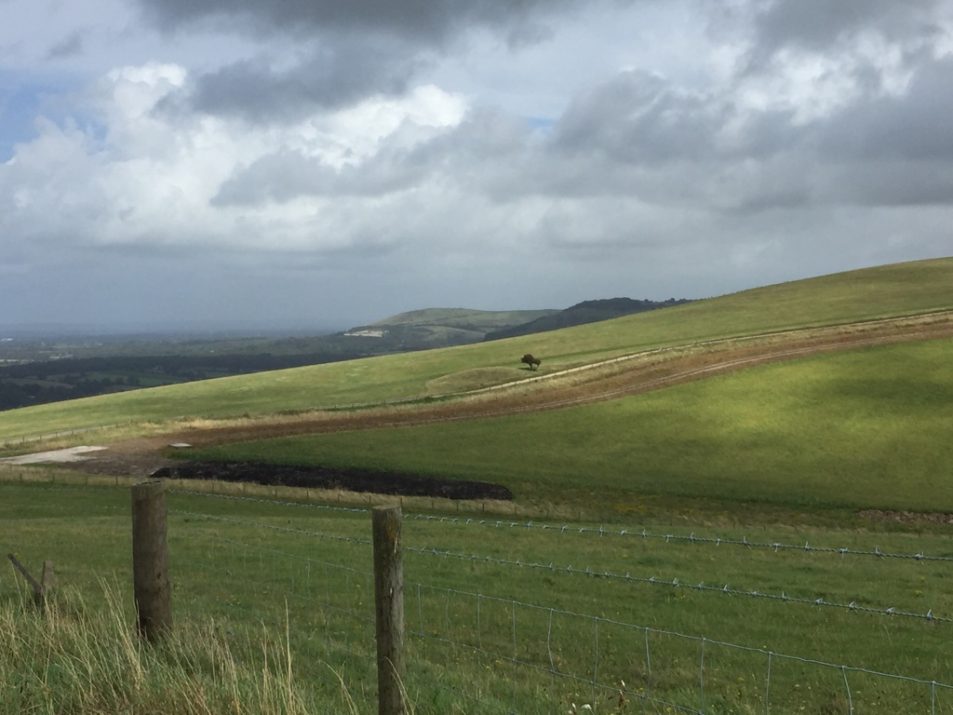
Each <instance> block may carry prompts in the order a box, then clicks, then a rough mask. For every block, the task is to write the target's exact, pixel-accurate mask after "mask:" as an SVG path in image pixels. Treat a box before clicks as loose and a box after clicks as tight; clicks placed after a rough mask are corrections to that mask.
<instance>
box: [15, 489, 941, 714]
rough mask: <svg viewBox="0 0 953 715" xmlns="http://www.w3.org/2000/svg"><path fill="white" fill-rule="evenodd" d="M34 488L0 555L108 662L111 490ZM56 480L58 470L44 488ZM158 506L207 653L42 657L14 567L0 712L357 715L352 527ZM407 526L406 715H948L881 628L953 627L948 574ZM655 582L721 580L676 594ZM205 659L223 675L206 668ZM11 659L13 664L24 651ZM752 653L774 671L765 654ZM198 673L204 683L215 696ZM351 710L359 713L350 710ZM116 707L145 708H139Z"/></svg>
mask: <svg viewBox="0 0 953 715" xmlns="http://www.w3.org/2000/svg"><path fill="white" fill-rule="evenodd" d="M38 478H39V477H38V476H37V473H36V472H28V473H27V477H26V479H27V480H28V481H27V482H26V483H24V484H19V483H14V484H11V483H0V523H3V524H4V529H3V532H2V536H0V542H2V543H0V547H2V548H3V549H5V550H11V551H15V552H17V553H18V554H19V556H20V557H21V560H23V561H24V562H25V563H27V564H28V565H31V566H32V565H36V564H38V563H39V562H40V561H42V560H43V559H52V560H53V561H54V563H55V565H56V567H57V577H58V584H59V590H60V593H61V594H64V595H61V596H60V597H59V598H65V594H78V595H79V596H81V597H82V600H83V601H84V602H85V603H86V604H87V610H90V611H93V612H100V613H101V612H103V611H105V612H106V614H107V615H106V616H103V617H102V618H101V619H100V622H104V623H105V625H100V626H97V625H96V623H95V622H93V623H92V625H91V626H90V627H91V628H96V627H100V628H105V630H106V632H107V633H110V634H113V637H115V640H116V641H117V643H118V645H117V648H122V647H127V646H122V638H123V637H122V636H121V630H120V629H119V627H118V626H117V625H116V624H117V622H120V623H125V624H127V626H126V627H127V629H128V624H129V623H130V622H131V620H132V618H131V607H130V603H129V598H130V596H129V591H130V585H129V584H130V580H131V579H130V564H129V553H130V543H129V538H130V537H129V515H128V502H129V495H128V492H127V491H126V490H123V489H116V488H111V487H102V488H97V487H86V488H82V487H69V486H64V485H63V484H62V483H59V484H56V485H45V484H39V483H30V481H29V480H31V479H38ZM67 479H69V477H67V476H63V475H60V476H59V480H60V482H62V481H63V480H67ZM169 508H170V536H169V543H170V549H171V554H172V578H173V582H174V584H175V589H174V594H175V595H174V601H175V618H176V628H177V629H178V630H180V631H181V632H182V633H183V634H185V635H189V634H191V635H192V636H193V638H198V637H203V638H204V640H206V641H207V642H208V644H207V647H206V644H205V643H203V644H199V643H195V642H194V641H193V642H191V643H185V644H180V645H179V646H176V647H177V648H184V649H185V651H184V654H183V653H182V652H181V651H176V649H175V648H170V649H169V650H167V651H162V652H160V653H158V654H157V656H156V657H157V659H158V661H159V663H158V664H155V665H152V666H150V667H155V668H157V669H158V674H157V675H155V676H149V675H146V676H143V675H142V674H138V675H136V676H135V677H132V678H129V679H126V680H121V679H118V678H116V677H115V676H116V673H115V672H114V671H112V670H110V669H111V668H113V667H114V666H113V665H111V664H112V663H113V662H114V661H116V660H121V659H118V658H117V656H116V655H115V654H113V655H110V654H108V653H105V654H101V655H100V656H99V659H98V660H96V659H91V658H89V657H85V656H83V655H82V653H83V649H84V648H85V649H87V651H88V650H89V649H90V648H94V645H95V647H96V648H102V645H103V644H102V643H99V644H98V645H96V644H92V643H90V642H88V640H87V641H86V642H85V645H83V641H82V639H79V642H78V643H77V640H78V639H77V638H76V637H75V636H70V637H66V636H63V637H62V638H63V641H64V642H63V643H60V642H59V641H57V640H55V639H53V638H51V635H53V631H54V630H55V628H54V626H55V624H53V625H50V626H44V627H41V628H40V631H41V634H42V638H40V642H39V644H36V643H34V645H33V647H32V650H31V649H30V645H29V643H27V642H26V641H27V632H26V626H25V625H24V624H25V623H26V620H25V619H27V618H28V617H29V613H28V610H26V609H24V608H23V607H20V606H18V605H17V604H19V603H20V602H21V601H22V595H18V588H17V586H16V585H15V581H14V578H13V575H12V572H11V571H9V570H8V571H2V572H0V614H7V615H0V642H2V643H10V642H11V639H12V642H15V643H16V644H17V646H18V647H17V649H13V650H8V649H2V650H0V673H3V675H4V680H3V682H4V683H17V682H20V683H22V685H21V687H18V688H17V689H16V690H15V691H14V694H15V695H16V696H17V698H18V699H12V700H11V699H8V698H4V699H3V700H2V703H3V704H2V705H0V712H4V713H7V712H9V713H12V712H23V711H29V710H30V709H31V707H32V708H33V709H34V710H37V711H58V712H64V711H66V710H67V708H65V707H55V706H43V705H42V704H43V703H45V702H54V699H55V698H57V697H61V698H66V697H71V698H73V699H74V700H73V701H72V702H74V708H73V710H72V711H76V712H84V710H83V709H82V708H81V707H79V706H75V703H76V702H77V701H81V700H82V698H84V697H85V698H88V699H89V701H90V702H95V698H98V697H102V698H107V700H106V701H105V702H107V703H108V702H125V700H124V698H128V699H129V700H130V701H131V702H133V703H136V702H137V700H136V695H137V694H136V692H135V687H133V684H134V683H137V682H138V683H140V686H139V688H140V692H139V696H140V697H141V702H142V703H146V704H148V703H149V702H152V703H154V702H156V700H155V697H156V693H157V692H158V693H160V694H161V692H162V688H163V687H173V686H179V687H181V688H182V689H183V692H186V693H191V694H193V696H195V694H196V693H203V697H202V698H198V697H193V699H192V700H193V702H192V703H191V706H192V709H191V710H189V709H188V708H187V709H186V710H183V711H184V712H280V711H281V708H280V706H275V707H273V708H272V709H270V710H269V709H268V708H267V707H263V708H261V709H259V710H256V709H255V706H254V705H253V704H252V703H254V702H259V701H256V700H251V699H250V700H249V704H248V705H247V707H245V708H241V707H239V706H235V707H233V708H228V707H220V706H219V707H217V708H216V707H210V708H208V709H202V705H203V703H210V704H212V705H216V704H218V703H219V702H220V700H219V699H220V698H221V697H224V695H227V694H228V692H229V691H230V689H235V688H247V689H248V690H249V691H254V690H256V689H257V690H259V691H261V690H262V689H267V688H268V687H270V688H273V689H276V690H277V691H279V692H273V693H272V694H271V695H270V696H268V697H270V698H271V699H270V700H269V699H268V698H264V700H265V701H266V702H280V701H279V700H277V696H279V695H280V694H281V692H280V691H281V690H283V689H286V688H291V690H292V691H293V693H294V696H293V697H294V698H295V699H296V702H298V703H300V706H301V707H300V708H299V709H298V710H297V711H298V712H312V713H328V712H352V711H353V712H368V711H371V710H372V709H373V705H372V703H373V694H374V688H375V686H374V673H373V636H372V633H373V628H372V616H373V611H372V604H371V593H372V590H371V587H370V571H369V569H370V563H371V559H370V549H369V546H368V545H367V544H366V540H367V539H368V537H369V516H368V514H367V513H366V512H362V511H336V510H329V509H322V508H316V507H308V506H293V505H283V504H275V503H265V502H261V501H235V500H226V499H222V498H220V497H215V496H197V495H189V494H172V495H171V496H170V498H169ZM643 526H645V527H647V528H649V529H650V530H654V532H655V533H657V534H659V535H661V534H668V533H672V534H685V535H687V534H688V532H689V530H691V532H692V533H694V535H695V536H697V537H703V536H714V535H716V534H717V535H718V536H720V537H724V538H729V537H738V538H740V536H741V535H744V536H745V537H746V538H747V539H748V540H750V541H751V542H767V543H772V542H773V541H775V540H778V541H784V542H788V543H794V544H799V543H803V542H810V543H811V544H814V545H817V546H822V545H827V546H831V547H857V548H868V549H873V548H874V547H875V546H876V547H877V548H879V549H881V550H883V551H888V552H903V553H910V554H913V553H918V552H922V553H924V554H926V555H929V556H941V557H942V556H947V557H948V556H951V555H953V540H951V537H950V536H949V535H948V534H941V533H932V534H911V533H891V532H885V531H876V530H874V531H857V530H849V531H848V530H842V529H833V528H824V529H819V528H804V527H801V528H797V529H795V528H791V527H773V528H772V529H770V530H764V529H756V530H754V531H750V530H748V531H742V530H740V529H738V528H735V529H726V530H719V531H717V532H716V531H714V530H713V529H711V528H708V529H706V528H704V527H700V526H698V525H683V526H676V527H673V526H671V525H668V524H665V525H653V524H651V523H644V524H643ZM404 532H405V535H404V546H405V550H406V551H405V559H404V561H405V575H406V579H407V585H406V587H405V609H406V618H407V630H408V638H407V640H408V648H409V650H408V673H407V677H406V687H407V690H408V693H409V695H410V698H411V700H412V702H413V703H414V705H415V712H417V713H453V712H457V713H509V712H519V713H552V712H568V711H569V709H570V704H571V703H576V704H577V706H581V705H583V704H592V705H593V706H594V710H595V712H597V713H600V712H612V713H636V712H642V711H643V705H644V704H646V703H643V702H642V701H641V700H640V699H639V698H640V696H647V697H650V698H652V699H653V701H654V702H649V703H647V705H648V706H649V707H648V711H649V712H695V711H698V710H704V711H705V712H710V713H761V712H764V711H765V709H766V706H767V705H770V711H771V712H785V713H786V712H814V713H820V712H831V713H834V712H847V709H848V704H849V703H850V704H852V705H853V707H854V709H855V712H925V713H926V712H934V711H935V712H951V711H953V691H948V690H945V689H943V688H939V689H937V690H933V691H932V692H931V686H930V681H932V680H937V681H940V682H941V683H949V682H953V666H951V664H950V663H949V662H948V659H946V658H945V657H943V653H945V650H946V644H947V642H948V640H949V632H948V631H949V629H950V627H951V624H950V623H947V622H946V621H944V620H933V621H929V620H924V619H921V618H911V617H906V616H899V615H895V616H887V615H883V613H882V611H883V609H885V608H887V607H894V608H895V609H897V610H898V611H906V612H911V613H920V614H925V613H926V612H927V611H928V610H930V611H932V614H933V615H934V616H936V617H937V618H940V619H943V618H945V617H953V594H951V592H950V591H949V589H947V588H945V587H944V584H945V582H946V580H947V579H948V578H949V575H950V570H951V568H953V564H951V563H949V562H945V561H922V560H916V559H890V558H881V559H878V558H874V557H869V556H858V555H847V556H844V555H839V554H838V553H836V552H834V553H817V552H810V553H809V552H804V551H799V550H791V551H780V552H778V551H775V550H773V549H771V548H741V547H737V546H728V545H720V546H718V545H714V544H708V545H704V544H701V543H691V542H688V541H684V540H682V541H675V540H672V541H666V540H665V539H663V538H657V539H650V540H646V539H643V538H640V537H638V536H637V535H635V534H637V533H638V532H635V534H633V535H627V536H621V535H619V534H618V533H617V532H616V533H614V534H608V535H604V536H600V535H599V534H598V533H585V534H583V533H579V532H578V530H577V529H576V528H570V529H568V531H567V530H561V529H559V528H555V529H545V530H544V529H539V528H535V529H534V528H523V527H522V526H511V525H509V524H508V523H507V522H505V521H504V522H500V523H497V522H495V521H493V520H489V521H487V522H486V523H480V521H479V519H478V515H475V516H474V517H473V518H472V520H471V521H470V522H469V523H468V522H467V520H466V519H465V518H463V517H461V518H460V519H459V520H457V521H454V522H446V521H443V522H441V521H433V520H426V519H423V518H415V515H413V514H410V515H408V516H407V518H406V519H405V524H404ZM444 552H449V553H450V554H460V555H461V557H459V558H458V557H455V556H453V555H444ZM471 557H472V558H471ZM487 557H489V558H490V559H491V560H490V561H488V560H487ZM492 559H496V561H493V560H492ZM516 561H519V562H520V563H522V564H524V566H522V567H521V566H517V565H515V562H516ZM533 563H535V564H540V565H541V566H544V565H545V564H550V563H552V564H554V565H555V566H556V567H561V566H565V565H568V564H572V565H574V567H575V568H576V570H575V571H574V572H572V573H568V572H565V571H559V570H558V569H557V570H553V571H550V570H548V569H547V568H545V567H543V568H531V567H528V566H526V564H533ZM586 570H589V571H591V573H592V574H601V573H603V572H604V571H610V572H615V573H619V574H624V573H629V574H630V575H631V576H633V577H636V578H647V577H655V578H656V579H657V580H658V583H655V584H652V583H647V582H644V581H627V580H624V579H622V580H620V579H610V578H606V577H595V576H591V575H586V573H585V571H586ZM673 579H677V581H678V583H679V584H682V585H683V586H684V585H688V584H698V583H701V582H703V583H705V584H711V585H715V586H717V588H714V589H712V590H709V591H698V590H695V589H693V588H685V587H674V586H672V585H671V583H672V582H673ZM104 582H105V583H106V585H107V589H108V590H109V591H110V592H111V593H113V594H117V596H115V597H113V598H112V600H111V601H110V600H107V599H104V598H103V595H102V594H103V583H104ZM663 582H664V583H663ZM722 584H730V586H731V588H732V589H736V590H744V591H749V592H752V591H753V592H757V593H759V594H781V593H782V592H783V593H785V594H786V595H787V596H788V597H791V598H806V599H809V600H810V601H813V600H814V599H816V598H822V599H824V601H826V602H829V603H843V604H847V603H852V602H853V603H855V604H856V605H857V606H860V607H867V606H869V607H871V608H875V609H880V611H881V613H880V615H878V614H875V613H866V612H863V611H859V610H857V611H855V610H852V609H850V608H835V607H825V606H816V605H805V604H801V603H795V602H793V601H788V602H785V601H782V600H772V599H767V598H763V597H757V596H752V597H745V596H741V595H726V594H724V593H722V592H721V591H720V587H721V586H722ZM72 602H74V601H67V602H66V604H65V605H66V607H67V609H68V608H70V605H69V604H70V603H72ZM117 602H118V606H117ZM9 614H12V618H11V616H10V615H9ZM91 620H92V621H95V619H91ZM31 627H32V626H31ZM263 629H264V630H263ZM31 632H32V631H31ZM117 634H119V635H117ZM202 634H205V635H204V636H202ZM675 634H680V635H675ZM36 637H39V636H36ZM58 637H59V636H58ZM701 637H704V638H705V639H706V640H705V641H701V640H700V638H701ZM261 642H266V643H267V644H268V645H266V646H262V645H260V643H261ZM646 643H648V657H646ZM256 644H258V645H257V647H256ZM726 644H730V645H726ZM225 646H227V647H228V649H229V650H230V651H231V661H232V662H233V665H234V666H235V667H237V668H238V670H239V671H240V672H239V673H238V674H234V673H232V674H229V673H228V672H226V671H225V670H223V669H224V668H225V666H226V665H227V663H228V658H226V657H225V656H224V655H223V650H224V648H225ZM736 646H741V647H745V648H750V649H752V650H750V651H745V650H739V649H738V648H737V647H736ZM77 649H78V650H79V651H80V653H79V655H77V654H76V653H75V651H76V650H77ZM26 652H30V653H32V654H33V655H32V656H31V657H30V658H26V657H24V656H23V654H24V653H26ZM97 652H98V651H97ZM769 652H770V653H773V654H775V655H773V656H770V658H769V655H768V653H769ZM16 654H19V656H18V655H16ZM189 654H191V655H189ZM120 655H121V654H120ZM141 655H142V657H144V658H147V659H149V658H151V657H152V656H149V655H148V654H141ZM288 655H290V658H291V661H290V662H291V666H290V672H292V673H293V683H292V682H290V681H289V679H288V678H287V672H288V670H289V669H288V667H287V666H286V663H287V656H288ZM784 655H794V656H799V657H801V658H807V659H815V660H818V661H823V662H825V663H829V664H833V665H837V666H840V665H846V666H850V667H852V668H865V669H869V670H873V671H878V672H885V673H889V674H899V675H905V676H911V677H916V678H919V679H921V680H924V681H926V682H925V683H914V682H911V681H900V680H894V679H889V678H883V677H880V676H874V675H871V674H869V673H861V672H858V671H856V670H845V669H842V668H839V667H838V668H829V667H824V666H819V665H817V664H814V663H807V662H803V661H792V660H788V659H785V658H784V657H782V656H784ZM74 656H75V657H74ZM84 657H85V660H86V661H90V662H91V666H94V667H93V669H92V674H99V673H100V671H99V670H97V668H102V669H103V671H102V680H101V682H100V680H97V679H96V677H93V675H92V674H91V675H90V676H89V677H87V678H85V679H84V678H83V677H81V676H82V674H80V677H74V678H72V680H71V677H70V672H71V670H73V671H75V670H76V668H77V665H76V663H77V662H80V663H82V662H84ZM124 657H125V656H124ZM769 659H771V662H772V665H771V670H770V672H768V670H767V669H768V660H769ZM127 660H128V659H127ZM121 662H126V661H121ZM152 662H153V663H154V662H155V661H154V660H153V661H152ZM110 673H111V675H110ZM216 673H218V675H217V676H216ZM263 673H267V674H268V677H267V678H266V677H265V676H264V675H263ZM225 675H228V676H229V677H227V678H226V677H224V676H225ZM163 678H166V682H165V685H163ZM339 678H340V679H339ZM216 681H220V682H222V683H224V685H222V686H221V687H220V688H219V689H218V690H216V686H215V683H216ZM265 681H268V682H270V685H266V684H265ZM70 682H74V687H69V686H68V683H70ZM622 682H624V683H625V686H624V688H623V686H621V685H620V683H622ZM43 683H46V684H60V687H52V688H50V687H46V688H45V687H42V684H43ZM75 683H78V685H75ZM170 683H171V685H170ZM620 690H622V695H623V700H624V701H625V702H622V704H620V699H619V692H620ZM103 691H106V692H103ZM147 695H148V697H146V696H147ZM934 696H935V698H936V699H935V700H934V699H933V698H934ZM108 698H113V700H111V701H110V700H108ZM259 700H261V699H259ZM349 700H353V701H355V707H354V709H353V710H352V709H351V707H350V705H349V704H348V703H349ZM180 701H181V699H180ZM58 702H61V703H62V702H63V701H58ZM186 705H188V704H186ZM931 707H933V708H934V710H931ZM106 709H107V710H108V709H109V708H108V707H106ZM89 711H91V710H90V709H87V710H85V712H89ZM124 711H126V712H153V710H149V709H148V707H145V706H140V707H138V709H137V707H135V706H130V707H129V708H128V709H125V710H124Z"/></svg>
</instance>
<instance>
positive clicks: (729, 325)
mask: <svg viewBox="0 0 953 715" xmlns="http://www.w3.org/2000/svg"><path fill="white" fill-rule="evenodd" d="M951 307H953V259H951V258H945V259H939V260H932V261H919V262H914V263H905V264H896V265H891V266H884V267H880V268H872V269H866V270H861V271H854V272H851V273H844V274H837V275H833V276H824V277H821V278H814V279H809V280H805V281H796V282H792V283H785V284H781V285H777V286H769V287H765V288H758V289H755V290H751V291H744V292H741V293H736V294H733V295H729V296H723V297H720V298H715V299H712V300H707V301H699V302H697V303H692V304H688V305H683V306H678V307H674V308H667V309H664V310H660V311H652V312H649V313H642V314H637V315H633V316H627V317H624V318H619V319H617V320H612V321H605V322H602V323H594V324H590V325H584V326H579V327H576V328H569V329H566V330H559V331H553V332H550V333H542V334H538V335H531V336H526V337H520V338H513V339H509V340H503V341H496V342H490V343H481V344H477V345H469V346H463V347H457V348H451V349H445V350H432V351H426V352H418V353H410V354H402V355H393V356H386V357H379V358H370V359H364V360H353V361H348V362H344V363H336V364H330V365H318V366H314V367H306V368H296V369H291V370H281V371H275V372H268V373H260V374H256V375H246V376H240V377H231V378H223V379H220V380H209V381H204V382H198V383H190V384H187V385H174V386H168V387H161V388H154V389H148V390H137V391H133V392H127V393H122V394H118V395H108V396H101V397H95V398H88V399H82V400H75V401H70V402H64V403H55V404H50V405H41V406H37V407H33V408H28V409H22V410H13V411H9V412H3V413H0V441H5V440H14V439H18V438H21V437H25V436H30V435H44V434H51V433H55V432H59V431H63V430H73V429H80V428H87V427H95V426H99V425H114V424H120V423H122V424H125V423H130V422H132V423H139V422H146V421H167V420H174V419H177V418H182V417H190V416H191V417H207V418H224V417H237V416H241V415H252V416H255V415H266V414H274V413H279V412H288V411H300V410H313V409H320V408H333V407H340V406H344V405H352V404H366V403H371V404H379V403H382V402H387V401H394V400H415V399H422V398H425V397H434V396H437V395H439V394H442V393H443V392H444V391H447V392H452V391H454V390H456V389H459V388H460V387H461V386H462V387H464V388H467V387H473V386H476V385H477V384H485V383H486V382H490V383H500V382H507V381H511V380H517V379H520V378H521V377H525V376H526V371H525V370H522V369H520V368H521V366H520V364H519V362H518V361H519V357H520V356H521V355H522V354H523V353H525V352H532V353H533V354H534V355H536V356H537V357H542V359H543V365H542V368H541V371H542V372H543V373H545V372H547V371H553V370H556V369H560V368H565V367H570V366H575V365H582V364H587V363H591V362H594V361H597V360H600V359H606V358H611V357H614V356H618V355H623V354H627V353H632V352H636V351H639V350H645V349H650V348H654V347H658V346H663V345H685V344H690V343H694V342H697V341H704V340H711V339H716V338H724V337H730V336H745V335H751V334H755V333H761V332H765V331H777V330H785V329H791V328H794V327H801V326H806V325H829V324H837V323H845V322H851V321H858V320H868V319H874V318H878V317H884V316H891V315H906V314H914V313H918V312H923V311H930V310H939V309H945V308H951ZM474 371H477V379H476V381H475V378H474Z"/></svg>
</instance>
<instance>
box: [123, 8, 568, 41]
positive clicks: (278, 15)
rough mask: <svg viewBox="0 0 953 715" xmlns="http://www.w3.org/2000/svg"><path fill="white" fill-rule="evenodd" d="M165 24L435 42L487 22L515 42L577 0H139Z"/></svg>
mask: <svg viewBox="0 0 953 715" xmlns="http://www.w3.org/2000/svg"><path fill="white" fill-rule="evenodd" d="M139 2H140V4H141V5H142V6H143V7H144V8H145V10H146V11H147V13H148V14H149V15H150V16H152V17H153V18H154V19H155V20H156V21H157V22H158V23H159V24H160V25H161V26H163V27H165V28H179V27H182V26H186V25H190V24H193V23H211V24H218V25H223V26H230V27H236V28H241V29H244V30H246V31H251V32H254V33H255V34H260V33H262V32H268V31H270V32H276V33H281V34H284V33H290V34H303V35H311V34H313V33H315V32H325V31H331V32H339V31H350V30H358V31H370V32H379V33H383V34H388V35H394V36H398V37H403V38H407V39H411V40H413V41H414V42H416V43H423V44H426V45H431V46H434V45H439V44H441V43H443V42H445V41H446V40H447V39H449V38H450V37H452V36H453V35H454V34H456V33H457V32H460V31H461V30H463V29H467V28H472V27H488V28H491V29H494V30H499V31H502V32H503V34H504V35H505V36H507V38H508V39H510V40H512V41H514V42H517V43H518V42H520V41H526V40H527V39H532V38H533V37H539V36H540V35H541V34H542V36H545V30H544V29H543V28H544V25H541V24H540V20H539V18H540V17H543V18H545V17H546V16H549V15H551V14H553V13H557V12H560V11H562V10H563V9H565V8H566V7H569V6H573V5H580V4H582V3H580V1H579V0H401V1H400V2H395V1H394V0H347V1H344V2H342V0H284V1H282V2H262V1H260V0H139Z"/></svg>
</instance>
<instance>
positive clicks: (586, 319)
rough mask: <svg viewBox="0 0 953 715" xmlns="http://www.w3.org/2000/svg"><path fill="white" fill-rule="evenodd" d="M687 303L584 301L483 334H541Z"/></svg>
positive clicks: (488, 337) (496, 336)
mask: <svg viewBox="0 0 953 715" xmlns="http://www.w3.org/2000/svg"><path fill="white" fill-rule="evenodd" d="M688 302H689V301H688V300H684V299H675V298H669V299H668V300H663V301H655V300H634V299H632V298H606V299H603V300H586V301H583V302H582V303H576V305H573V306H570V307H569V308H566V309H565V310H560V311H555V312H553V313H551V314H549V315H543V316H540V317H538V318H535V319H533V320H530V321H528V322H526V323H523V324H522V325H514V326H512V327H507V328H501V329H499V330H493V331H491V332H488V333H487V334H486V338H485V339H486V340H499V339H501V338H512V337H515V336H517V335H530V334H532V333H542V332H544V331H547V330H558V329H559V328H569V327H572V326H573V325H582V324H584V323H595V322H597V321H600V320H609V319H611V318H619V317H621V316H623V315H630V314H632V313H644V312H646V311H648V310H657V309H659V308H668V307H670V306H673V305H681V304H682V303H688Z"/></svg>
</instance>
